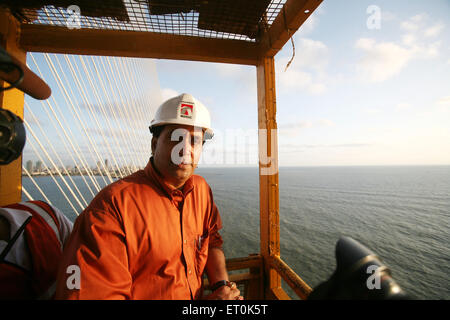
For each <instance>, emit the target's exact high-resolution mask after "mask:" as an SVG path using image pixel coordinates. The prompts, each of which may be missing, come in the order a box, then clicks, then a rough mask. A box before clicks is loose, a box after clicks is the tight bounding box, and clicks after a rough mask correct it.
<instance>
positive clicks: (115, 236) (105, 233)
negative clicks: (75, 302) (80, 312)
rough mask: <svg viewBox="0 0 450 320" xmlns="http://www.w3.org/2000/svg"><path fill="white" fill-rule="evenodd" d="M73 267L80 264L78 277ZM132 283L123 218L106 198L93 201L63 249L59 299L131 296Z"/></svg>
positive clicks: (57, 289) (57, 293) (76, 223)
mask: <svg viewBox="0 0 450 320" xmlns="http://www.w3.org/2000/svg"><path fill="white" fill-rule="evenodd" d="M96 203H98V204H99V205H96ZM100 205H101V206H100ZM98 208H101V209H98ZM105 209H107V210H105ZM108 209H110V210H108ZM70 266H72V269H71V268H69V267H70ZM73 266H78V267H79V279H77V278H76V277H75V276H76V271H73ZM69 271H71V272H69ZM77 280H79V282H78V283H77V282H76V281H77ZM77 284H78V287H79V288H77V286H76V285H77ZM131 284H132V277H131V275H130V273H129V271H128V255H127V247H126V243H125V232H124V230H123V226H122V221H121V217H120V215H119V214H118V213H117V212H116V210H112V209H111V206H108V205H107V204H106V205H105V203H103V201H100V203H99V201H93V203H91V205H90V206H89V207H88V208H87V209H86V210H85V211H84V212H83V213H82V214H81V215H80V216H79V217H78V218H77V220H76V221H75V225H74V229H73V231H72V234H71V237H70V239H69V242H68V244H67V245H66V247H65V249H64V253H63V259H62V262H61V264H60V268H59V272H58V279H57V288H56V299H129V298H130V296H131Z"/></svg>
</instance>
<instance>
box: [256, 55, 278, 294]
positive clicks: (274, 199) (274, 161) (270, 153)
mask: <svg viewBox="0 0 450 320" xmlns="http://www.w3.org/2000/svg"><path fill="white" fill-rule="evenodd" d="M256 74H257V90H258V129H259V192H260V239H261V242H260V246H261V255H262V256H263V258H264V265H265V275H266V276H265V280H266V281H265V285H264V287H265V290H264V293H265V298H267V299H271V298H273V294H272V292H273V291H274V289H277V288H280V287H281V279H280V276H279V275H278V273H277V272H276V271H275V270H274V269H273V268H271V267H270V264H269V257H270V256H273V255H276V256H279V255H280V219H279V191H278V146H277V143H278V137H277V123H276V95H275V63H274V58H273V57H264V58H262V59H261V60H260V62H259V63H258V65H257V67H256Z"/></svg>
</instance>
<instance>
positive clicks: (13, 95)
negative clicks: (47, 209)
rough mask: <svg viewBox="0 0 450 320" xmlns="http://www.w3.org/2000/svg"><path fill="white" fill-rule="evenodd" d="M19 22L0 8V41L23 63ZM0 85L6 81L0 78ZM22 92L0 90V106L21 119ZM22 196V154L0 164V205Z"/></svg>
mask: <svg viewBox="0 0 450 320" xmlns="http://www.w3.org/2000/svg"><path fill="white" fill-rule="evenodd" d="M19 38H20V24H19V23H18V22H17V20H16V19H15V18H14V17H13V16H11V15H10V14H9V13H8V12H7V11H5V10H0V43H1V45H2V47H3V48H4V49H5V50H7V51H8V52H10V53H11V54H13V55H14V56H15V57H16V58H17V59H18V60H19V61H20V62H23V63H25V60H26V52H25V51H24V50H23V49H21V48H20V47H19V45H18V44H19ZM0 85H1V86H3V87H6V86H8V83H6V82H5V81H1V80H0ZM23 104H24V93H23V92H22V91H20V90H17V89H11V90H7V91H2V92H0V107H1V108H3V109H8V110H11V111H12V112H14V113H15V114H17V115H18V116H20V117H21V118H22V119H23V109H24V108H23ZM21 197H22V156H20V157H19V158H18V159H16V160H15V161H13V162H11V163H10V164H8V165H5V166H0V206H3V205H7V204H10V203H14V202H18V201H20V200H21Z"/></svg>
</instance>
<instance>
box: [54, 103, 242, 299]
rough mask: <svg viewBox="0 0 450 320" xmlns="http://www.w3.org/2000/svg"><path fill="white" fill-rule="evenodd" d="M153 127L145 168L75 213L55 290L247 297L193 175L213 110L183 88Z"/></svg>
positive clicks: (74, 294) (62, 295)
mask: <svg viewBox="0 0 450 320" xmlns="http://www.w3.org/2000/svg"><path fill="white" fill-rule="evenodd" d="M150 131H151V132H152V134H153V138H152V155H153V156H152V157H151V158H150V161H149V162H148V164H147V166H146V167H145V169H144V170H140V171H137V172H135V173H134V174H132V175H130V176H128V177H125V178H123V179H121V180H119V181H117V182H115V183H113V184H111V185H109V186H107V187H106V188H105V189H103V190H102V191H101V192H100V193H99V194H98V195H97V196H96V197H95V198H94V200H93V201H92V202H91V203H90V205H89V206H88V207H87V208H86V209H85V210H84V212H83V213H81V214H80V216H79V217H78V218H77V220H76V221H75V225H74V229H73V232H72V234H71V237H70V239H69V243H68V244H67V246H66V248H65V250H64V254H63V259H62V263H61V267H60V269H59V273H58V283H57V290H56V298H59V299H201V298H207V299H242V297H241V296H240V292H239V290H238V289H237V288H236V284H234V283H232V282H229V281H228V280H229V279H228V274H227V270H226V266H225V257H224V254H223V251H222V243H223V240H222V237H221V236H220V234H219V232H218V231H219V229H221V227H222V221H221V218H220V215H219V211H218V209H217V207H216V205H215V203H214V200H213V195H212V192H211V189H210V187H209V186H208V184H207V183H206V181H205V180H204V179H203V178H202V177H200V176H198V175H194V170H195V168H196V164H197V163H198V160H199V157H200V154H201V151H202V145H203V143H204V141H205V140H206V139H211V138H212V136H213V132H212V130H211V127H210V115H209V112H208V110H207V109H206V108H205V106H203V104H202V103H200V102H199V101H198V100H196V99H195V98H194V97H192V96H191V95H189V94H182V95H179V96H177V97H175V98H172V99H169V100H167V101H166V102H165V103H163V104H162V105H161V106H160V107H159V109H158V110H157V112H156V115H155V119H154V120H153V121H152V123H151V126H150ZM204 271H206V274H207V276H208V279H209V282H210V283H211V284H212V288H211V289H212V294H210V295H208V296H206V297H203V292H202V275H203V273H204Z"/></svg>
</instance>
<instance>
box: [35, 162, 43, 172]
mask: <svg viewBox="0 0 450 320" xmlns="http://www.w3.org/2000/svg"><path fill="white" fill-rule="evenodd" d="M35 169H36V171H37V172H41V171H42V162H41V161H39V160H38V161H36V167H35Z"/></svg>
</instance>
